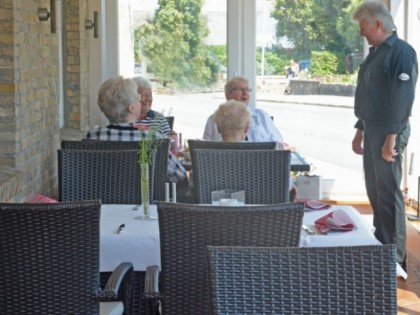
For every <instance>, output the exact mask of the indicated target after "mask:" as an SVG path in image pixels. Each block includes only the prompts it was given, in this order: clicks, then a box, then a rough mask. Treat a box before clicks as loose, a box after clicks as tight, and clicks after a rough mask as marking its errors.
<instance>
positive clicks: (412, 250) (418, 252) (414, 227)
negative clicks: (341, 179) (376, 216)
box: [353, 205, 420, 315]
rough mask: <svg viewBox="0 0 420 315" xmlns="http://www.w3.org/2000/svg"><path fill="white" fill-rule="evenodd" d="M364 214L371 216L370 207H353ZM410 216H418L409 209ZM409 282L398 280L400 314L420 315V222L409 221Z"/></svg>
mask: <svg viewBox="0 0 420 315" xmlns="http://www.w3.org/2000/svg"><path fill="white" fill-rule="evenodd" d="M353 207H355V208H356V209H358V210H359V212H360V213H362V214H367V215H371V214H372V210H371V208H370V206H369V205H353ZM407 213H408V214H414V215H416V214H417V211H415V210H413V209H407ZM407 251H408V254H407V259H408V260H407V262H408V265H407V268H408V278H407V280H404V279H401V278H398V290H397V298H398V314H399V315H420V221H417V222H416V221H407Z"/></svg>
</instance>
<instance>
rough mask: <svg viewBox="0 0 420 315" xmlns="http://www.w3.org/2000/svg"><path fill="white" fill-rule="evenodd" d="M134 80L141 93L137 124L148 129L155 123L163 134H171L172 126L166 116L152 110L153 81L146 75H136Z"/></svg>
mask: <svg viewBox="0 0 420 315" xmlns="http://www.w3.org/2000/svg"><path fill="white" fill-rule="evenodd" d="M133 81H134V82H135V83H136V84H137V92H138V93H139V94H140V98H141V100H140V105H141V107H140V115H139V116H138V117H137V120H136V124H137V125H140V126H142V129H144V130H147V129H148V128H150V127H151V125H154V126H155V127H157V128H156V129H158V130H159V131H160V132H161V133H162V134H164V135H167V136H169V135H170V134H171V127H170V126H169V124H168V121H167V120H166V118H165V116H164V115H163V114H161V113H158V112H156V111H154V110H152V102H153V91H152V82H150V80H148V79H146V78H144V77H134V78H133Z"/></svg>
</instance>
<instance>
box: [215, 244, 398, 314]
mask: <svg viewBox="0 0 420 315" xmlns="http://www.w3.org/2000/svg"><path fill="white" fill-rule="evenodd" d="M208 255H209V257H208V259H209V269H210V271H209V277H210V284H211V302H212V314H218V315H221V314H317V315H322V314H325V315H327V314H369V315H373V314H397V298H396V291H397V284H396V278H397V276H396V268H395V266H396V253H395V245H373V246H354V247H318V248H316V247H312V248H261V247H260V248H257V247H255V248H249V247H248V248H246V247H236V248H235V247H212V246H209V247H208Z"/></svg>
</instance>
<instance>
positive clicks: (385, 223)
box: [355, 32, 418, 263]
mask: <svg viewBox="0 0 420 315" xmlns="http://www.w3.org/2000/svg"><path fill="white" fill-rule="evenodd" d="M417 72H418V65H417V57H416V53H415V51H414V49H413V48H412V47H411V46H410V45H409V44H408V43H407V42H405V41H403V40H401V39H399V38H398V36H397V34H396V33H395V32H394V33H393V34H392V35H391V36H390V37H388V38H387V39H386V41H385V42H383V43H382V44H381V45H379V46H377V47H372V48H370V51H369V55H368V56H367V57H366V59H365V60H364V61H363V62H362V64H361V65H360V69H359V74H358V83H357V88H356V96H355V114H356V117H357V118H358V121H357V123H356V125H355V127H356V128H358V129H361V130H363V150H364V151H363V167H364V172H365V181H366V190H367V194H368V197H369V201H370V203H371V205H372V208H373V214H374V219H373V221H374V222H373V223H374V226H375V228H376V230H375V236H376V238H377V239H378V240H379V241H380V242H382V243H383V244H389V243H394V244H396V245H397V260H398V262H399V263H404V261H405V255H406V249H405V243H406V230H405V227H406V222H405V211H404V199H403V195H402V192H401V189H400V184H401V179H402V153H403V151H404V148H405V147H406V145H407V142H408V138H409V136H410V125H409V116H410V115H411V108H412V106H413V101H414V94H415V87H416V82H417ZM388 134H397V138H396V146H395V149H396V150H397V152H398V155H397V156H395V157H394V158H395V162H388V161H386V160H384V159H383V158H382V153H381V148H382V146H383V144H384V142H385V138H386V136H387V135H388Z"/></svg>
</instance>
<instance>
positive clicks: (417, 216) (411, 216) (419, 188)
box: [407, 177, 420, 221]
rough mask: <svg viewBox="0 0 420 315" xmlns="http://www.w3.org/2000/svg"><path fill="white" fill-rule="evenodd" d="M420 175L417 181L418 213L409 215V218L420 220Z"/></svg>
mask: <svg viewBox="0 0 420 315" xmlns="http://www.w3.org/2000/svg"><path fill="white" fill-rule="evenodd" d="M419 206H420V177H419V180H418V183H417V215H410V214H409V215H408V216H407V219H408V220H410V221H420V207H419Z"/></svg>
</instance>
